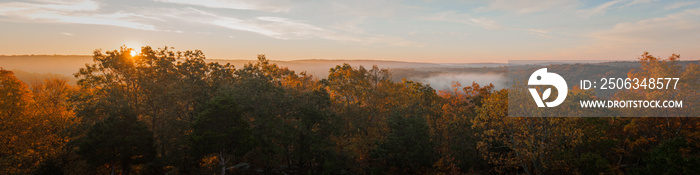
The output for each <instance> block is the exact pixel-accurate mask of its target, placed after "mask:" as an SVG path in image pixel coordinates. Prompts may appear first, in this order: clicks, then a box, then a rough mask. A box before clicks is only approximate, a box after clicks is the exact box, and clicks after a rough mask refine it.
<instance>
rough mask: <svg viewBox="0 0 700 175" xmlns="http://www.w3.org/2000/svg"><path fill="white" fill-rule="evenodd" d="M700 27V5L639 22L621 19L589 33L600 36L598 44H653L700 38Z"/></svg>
mask: <svg viewBox="0 0 700 175" xmlns="http://www.w3.org/2000/svg"><path fill="white" fill-rule="evenodd" d="M697 31H700V8H695V9H688V10H685V11H682V12H678V13H673V14H669V15H666V16H664V17H657V18H650V19H644V20H640V21H637V22H623V23H618V24H616V25H615V26H614V27H613V28H611V29H607V30H601V31H596V32H593V33H591V35H590V37H592V38H595V39H597V40H598V43H596V44H600V45H618V47H623V46H628V47H634V46H645V47H651V46H653V45H649V44H651V43H655V44H654V45H658V44H661V45H665V44H673V43H674V42H678V41H683V40H696V39H700V33H699V32H697Z"/></svg>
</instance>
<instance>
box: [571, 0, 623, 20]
mask: <svg viewBox="0 0 700 175" xmlns="http://www.w3.org/2000/svg"><path fill="white" fill-rule="evenodd" d="M624 1H626V0H613V1H608V2H606V3H603V4H600V5H598V6H596V7H593V8H590V9H583V10H579V11H578V13H579V14H580V15H581V16H582V17H584V18H590V17H591V16H594V15H598V14H601V15H602V14H605V11H607V10H608V9H610V8H611V7H612V6H613V5H615V4H619V3H621V2H624Z"/></svg>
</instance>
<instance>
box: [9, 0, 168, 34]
mask: <svg viewBox="0 0 700 175" xmlns="http://www.w3.org/2000/svg"><path fill="white" fill-rule="evenodd" d="M0 9H1V10H0V16H2V17H4V20H9V21H17V22H48V23H74V24H96V25H108V26H117V27H125V28H131V29H140V30H156V27H155V26H153V25H150V24H146V23H141V22H137V21H138V19H140V18H144V16H142V15H138V14H133V13H127V12H115V13H107V14H100V13H97V10H99V9H100V6H99V4H98V3H97V2H95V1H90V0H82V1H55V2H35V3H27V2H6V3H0Z"/></svg>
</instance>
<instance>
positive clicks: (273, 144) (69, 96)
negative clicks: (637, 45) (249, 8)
mask: <svg viewBox="0 0 700 175" xmlns="http://www.w3.org/2000/svg"><path fill="white" fill-rule="evenodd" d="M132 51H133V49H131V48H127V47H121V48H119V49H117V50H111V51H105V52H103V51H101V50H96V51H95V52H94V56H93V62H92V63H90V64H86V65H85V66H84V67H83V68H80V69H79V70H76V71H75V73H74V76H75V77H76V78H77V86H74V85H71V83H68V82H67V80H65V79H58V78H48V79H45V80H43V81H41V82H36V83H29V84H27V83H25V82H22V81H20V80H18V79H17V78H16V77H15V76H14V74H13V72H12V71H8V70H4V69H0V145H2V146H1V147H0V174H227V173H229V174H230V173H233V174H700V149H698V148H699V147H700V119H699V118H696V117H663V118H660V117H616V116H609V117H583V118H582V117H553V118H548V117H512V116H511V117H509V116H508V92H509V91H508V89H497V88H495V87H494V85H492V84H478V83H472V84H471V85H467V86H462V85H461V84H460V83H457V82H455V83H453V86H452V90H435V89H433V88H432V87H431V86H430V85H426V84H422V83H419V82H414V81H408V80H405V79H404V80H402V81H396V80H394V79H393V77H392V75H391V72H390V70H388V69H381V68H379V67H377V66H373V67H371V68H369V67H368V68H365V67H363V66H353V65H350V64H343V65H337V66H335V67H333V68H330V69H329V71H328V75H327V77H326V78H323V79H319V78H318V77H314V76H312V75H308V74H307V73H306V72H300V73H297V72H295V71H293V70H290V69H288V68H286V67H281V66H277V65H276V64H272V63H270V60H268V59H267V58H266V57H265V55H258V61H257V62H254V63H249V64H245V65H244V66H242V67H234V66H232V65H231V64H219V63H216V62H205V55H204V53H203V52H202V51H199V50H194V51H175V50H173V48H168V47H163V48H151V47H148V46H146V47H142V48H141V49H140V50H139V52H137V53H138V54H132ZM679 60H680V56H679V55H675V54H674V55H671V56H670V57H669V58H667V59H664V58H659V57H655V56H652V55H651V54H649V53H644V54H642V55H641V56H640V57H639V59H638V61H639V62H640V63H641V66H640V67H636V68H631V69H630V70H629V72H626V73H623V74H627V75H629V76H632V75H639V76H657V75H664V74H669V73H674V74H677V75H683V79H684V80H688V81H689V82H688V84H689V85H688V87H691V88H692V87H700V85H699V84H700V82H699V81H700V68H699V67H698V65H697V64H680V63H679ZM0 66H1V65H0ZM567 68H568V69H571V68H572V67H571V66H570V67H567ZM658 93H663V92H658ZM658 93H657V92H654V93H649V92H648V91H632V90H630V91H619V92H617V94H614V95H613V96H614V97H624V96H640V97H644V96H658V95H659V94H658ZM568 95H569V98H576V99H596V98H598V97H597V96H596V93H595V91H594V90H580V89H573V90H572V91H570V92H569V94H568ZM682 95H684V96H686V97H690V98H691V99H692V98H694V99H696V100H697V99H698V96H700V93H699V92H698V91H697V89H696V90H695V91H691V92H690V93H688V94H682ZM614 97H613V98H614ZM685 105H687V106H688V107H686V109H684V110H685V111H684V112H687V113H690V114H691V115H695V116H700V111H699V110H700V109H699V108H697V107H695V106H693V105H694V104H690V103H688V104H685ZM619 112H620V113H624V112H626V111H619Z"/></svg>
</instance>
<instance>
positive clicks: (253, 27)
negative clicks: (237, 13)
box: [159, 7, 420, 46]
mask: <svg viewBox="0 0 700 175" xmlns="http://www.w3.org/2000/svg"><path fill="white" fill-rule="evenodd" d="M159 13H162V12H159ZM165 13H166V15H165V16H169V17H171V18H177V19H181V20H186V21H189V22H193V23H203V24H208V25H214V26H219V27H224V28H228V29H232V30H238V31H245V32H252V33H257V34H260V35H264V36H267V37H271V38H275V39H280V40H292V39H314V38H319V39H328V40H336V41H348V42H357V43H363V44H388V45H394V46H420V45H419V44H417V43H414V42H410V41H406V40H404V39H402V38H398V37H389V36H384V35H370V34H362V33H340V32H339V31H332V30H329V29H326V28H323V27H319V26H316V25H312V24H309V23H306V22H304V21H298V20H292V19H289V18H284V17H277V16H259V17H254V18H249V19H242V18H236V17H228V16H221V15H217V14H214V13H211V12H207V11H203V10H199V9H195V8H192V7H189V8H185V9H183V10H168V11H167V12H165Z"/></svg>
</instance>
